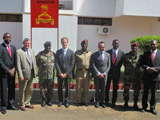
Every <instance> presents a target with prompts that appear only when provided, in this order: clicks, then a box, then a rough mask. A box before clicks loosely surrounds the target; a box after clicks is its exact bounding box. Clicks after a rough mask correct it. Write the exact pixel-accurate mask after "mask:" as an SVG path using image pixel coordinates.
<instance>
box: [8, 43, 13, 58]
mask: <svg viewBox="0 0 160 120" xmlns="http://www.w3.org/2000/svg"><path fill="white" fill-rule="evenodd" d="M8 52H9V55H10V57H11V58H12V53H11V49H10V45H8Z"/></svg>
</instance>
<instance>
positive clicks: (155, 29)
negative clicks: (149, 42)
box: [152, 18, 160, 35]
mask: <svg viewBox="0 0 160 120" xmlns="http://www.w3.org/2000/svg"><path fill="white" fill-rule="evenodd" d="M152 35H160V21H158V18H153V20H152Z"/></svg>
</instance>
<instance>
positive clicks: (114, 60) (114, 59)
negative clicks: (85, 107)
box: [113, 51, 116, 64]
mask: <svg viewBox="0 0 160 120" xmlns="http://www.w3.org/2000/svg"><path fill="white" fill-rule="evenodd" d="M115 62H116V51H114V56H113V64H114V63H115Z"/></svg>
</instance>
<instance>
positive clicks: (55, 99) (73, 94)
mask: <svg viewBox="0 0 160 120" xmlns="http://www.w3.org/2000/svg"><path fill="white" fill-rule="evenodd" d="M18 92H19V89H18V88H17V89H16V101H18ZM64 92H65V91H64V90H63V95H64ZM142 92H143V91H142V90H141V91H140V96H139V102H140V103H141V100H142ZM94 96H95V90H93V89H90V90H89V95H88V101H90V100H91V99H92V98H93V97H94ZM109 96H110V101H109V102H111V99H112V90H110V94H109ZM129 96H130V99H129V102H131V103H132V102H133V90H130V91H129ZM148 98H149V100H150V94H149V97H148ZM52 101H53V103H58V91H57V89H54V93H53V98H52ZM40 102H41V97H40V90H39V89H33V96H32V99H31V103H34V104H39V103H40ZM70 102H71V103H76V90H75V89H71V96H70ZM117 102H118V103H124V100H123V90H118V98H117ZM157 102H158V103H160V90H158V91H157ZM91 104H92V102H91Z"/></svg>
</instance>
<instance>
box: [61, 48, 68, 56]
mask: <svg viewBox="0 0 160 120" xmlns="http://www.w3.org/2000/svg"><path fill="white" fill-rule="evenodd" d="M62 49H63V54H64V56H66V53H67V50H68V48H66V49H64V48H62Z"/></svg>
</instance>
